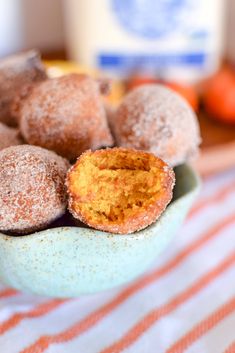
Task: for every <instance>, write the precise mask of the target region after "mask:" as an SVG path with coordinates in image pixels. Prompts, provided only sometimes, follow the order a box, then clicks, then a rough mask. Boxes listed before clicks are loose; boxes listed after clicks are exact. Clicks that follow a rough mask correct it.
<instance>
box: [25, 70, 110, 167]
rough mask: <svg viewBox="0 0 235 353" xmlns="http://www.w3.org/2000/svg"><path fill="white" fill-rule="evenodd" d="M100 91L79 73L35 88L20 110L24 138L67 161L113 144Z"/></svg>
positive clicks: (95, 83)
mask: <svg viewBox="0 0 235 353" xmlns="http://www.w3.org/2000/svg"><path fill="white" fill-rule="evenodd" d="M100 90H102V87H100V84H99V83H98V82H97V81H95V80H93V79H92V78H90V77H88V76H85V75H79V74H69V75H66V76H63V77H59V78H54V79H50V80H47V81H45V82H42V83H40V84H38V85H36V86H35V87H33V89H32V90H31V93H30V94H29V96H28V98H26V99H25V100H23V102H22V106H21V109H20V115H21V118H20V128H21V133H22V135H23V137H24V138H25V140H26V141H27V142H28V143H29V144H32V145H38V146H41V147H45V148H48V149H50V150H53V151H55V152H57V153H58V154H59V155H61V156H63V157H66V158H68V159H69V160H73V159H75V158H77V157H78V156H79V155H80V154H81V153H82V152H84V151H85V150H86V149H89V148H90V149H97V148H99V147H101V146H110V145H112V144H113V139H112V136H111V133H110V131H109V128H108V124H107V120H106V115H105V110H104V106H103V101H102V98H101V93H100Z"/></svg>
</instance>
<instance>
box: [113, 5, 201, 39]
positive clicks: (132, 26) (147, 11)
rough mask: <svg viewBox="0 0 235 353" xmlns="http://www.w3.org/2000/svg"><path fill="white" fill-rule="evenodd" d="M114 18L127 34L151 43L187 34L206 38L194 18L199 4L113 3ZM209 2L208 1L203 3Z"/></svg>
mask: <svg viewBox="0 0 235 353" xmlns="http://www.w3.org/2000/svg"><path fill="white" fill-rule="evenodd" d="M111 1H112V10H113V14H114V16H116V18H117V19H118V21H119V24H120V25H121V26H122V27H123V28H124V29H125V30H126V31H129V32H131V33H132V34H135V35H137V36H141V37H144V38H148V39H150V40H151V39H159V38H163V37H166V36H169V35H171V34H172V33H174V32H175V31H177V32H178V33H180V32H181V33H183V32H185V31H186V32H187V33H188V35H191V36H194V37H195V36H202V35H204V36H205V35H206V31H205V28H198V24H197V20H196V19H195V18H194V19H193V18H192V15H193V13H194V10H195V9H196V8H197V5H198V1H197V0H111ZM204 1H207V0H204Z"/></svg>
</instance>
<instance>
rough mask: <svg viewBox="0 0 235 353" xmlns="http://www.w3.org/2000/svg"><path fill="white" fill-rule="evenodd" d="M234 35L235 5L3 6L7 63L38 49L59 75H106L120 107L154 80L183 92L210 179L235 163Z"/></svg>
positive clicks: (43, 1)
mask: <svg viewBox="0 0 235 353" xmlns="http://www.w3.org/2000/svg"><path fill="white" fill-rule="evenodd" d="M234 31H235V1H234V0H206V1H205V0H125V1H120V0H99V1H92V0H64V1H62V0H50V1H48V0H40V1H37V0H7V1H5V0H0V57H4V56H7V55H10V54H12V53H15V52H19V51H22V50H26V49H30V48H38V49H40V51H41V53H42V56H43V59H46V60H47V61H46V64H47V65H48V67H50V69H51V70H52V71H51V72H53V73H54V74H59V73H60V70H61V73H62V72H67V71H70V70H72V71H73V70H76V69H77V68H79V70H84V71H88V72H89V71H91V72H94V70H95V72H101V73H102V74H103V75H107V76H108V77H111V78H113V82H114V84H113V91H112V93H111V97H110V101H111V102H112V103H114V104H117V103H118V101H119V100H120V98H121V96H122V95H123V94H124V93H125V92H126V91H128V90H129V89H131V88H133V87H136V86H138V85H140V84H143V83H148V82H163V83H165V84H166V85H168V86H170V87H171V88H173V89H175V90H176V91H178V92H179V93H180V94H182V95H183V96H184V97H185V98H186V99H187V100H188V101H189V103H190V104H191V105H192V107H193V109H194V110H195V111H196V112H197V113H198V116H199V121H200V124H201V129H202V136H203V144H202V151H203V153H202V158H201V159H200V161H199V162H198V163H199V166H198V167H199V169H200V170H201V172H202V174H204V175H208V174H211V173H215V172H218V171H220V170H225V169H227V168H230V167H231V166H234V165H235V41H234V37H233V36H234ZM48 60H50V61H48ZM52 60H53V61H52ZM64 60H70V61H69V62H68V61H64ZM71 60H73V62H74V61H75V62H76V63H77V64H74V63H72V62H71ZM77 65H79V66H77ZM53 70H54V71H53Z"/></svg>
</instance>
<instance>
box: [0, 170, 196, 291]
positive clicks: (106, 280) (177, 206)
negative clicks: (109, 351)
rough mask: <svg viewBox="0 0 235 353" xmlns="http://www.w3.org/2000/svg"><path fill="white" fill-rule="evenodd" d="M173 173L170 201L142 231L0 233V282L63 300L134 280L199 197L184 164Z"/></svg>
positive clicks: (193, 178)
mask: <svg viewBox="0 0 235 353" xmlns="http://www.w3.org/2000/svg"><path fill="white" fill-rule="evenodd" d="M175 173H176V186H175V189H174V197H173V201H172V202H171V203H170V205H169V206H168V207H167V209H166V210H165V212H164V213H163V214H162V216H161V217H160V218H159V219H158V221H156V222H155V223H154V224H152V225H151V226H149V227H148V228H146V229H144V230H142V231H139V232H136V233H133V234H128V235H119V234H111V233H106V232H101V231H97V230H94V229H90V228H85V227H67V226H66V227H57V228H51V229H47V230H43V231H40V232H36V233H33V234H30V235H24V236H15V237H14V236H10V235H5V234H2V233H0V280H1V281H2V282H4V283H5V284H7V285H8V286H11V287H13V288H16V289H19V290H22V291H25V292H30V293H35V294H40V295H46V296H53V297H59V298H64V297H76V296H79V295H82V294H88V293H95V292H98V291H102V290H106V289H109V288H112V287H116V286H118V285H121V284H123V283H126V282H128V281H130V280H132V279H134V278H136V277H137V276H139V275H140V274H142V273H143V272H144V271H145V270H146V269H147V268H148V267H149V266H150V265H151V263H152V262H153V261H154V260H155V259H156V257H157V256H158V255H159V254H160V253H161V252H162V251H163V249H165V248H166V247H167V245H168V243H169V242H170V240H171V239H172V237H173V236H174V234H175V233H176V231H177V230H178V229H179V227H180V225H181V223H182V222H183V220H184V219H185V217H186V214H187V213H188V211H189V209H190V207H191V206H192V204H193V202H194V200H195V198H196V196H197V194H198V191H199V186H200V181H199V178H198V176H197V175H196V173H195V172H194V171H193V169H192V168H191V167H190V166H189V165H187V164H184V165H181V166H179V167H177V168H175Z"/></svg>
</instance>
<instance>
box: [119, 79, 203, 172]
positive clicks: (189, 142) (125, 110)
mask: <svg viewBox="0 0 235 353" xmlns="http://www.w3.org/2000/svg"><path fill="white" fill-rule="evenodd" d="M112 128H113V130H114V135H115V138H116V141H117V144H118V145H119V146H123V147H129V148H136V149H141V150H145V151H149V152H152V153H154V154H155V155H157V156H159V157H160V158H162V159H163V160H164V161H165V162H167V163H168V164H169V165H171V166H176V165H179V164H181V163H184V162H185V161H187V160H190V159H191V158H193V157H194V156H195V155H196V154H197V153H198V146H199V144H200V142H201V138H200V132H199V125H198V121H197V117H196V115H195V113H194V112H193V110H192V109H191V107H190V106H189V104H188V103H187V102H186V101H185V100H184V99H183V98H182V97H181V96H179V95H178V94H177V93H175V92H173V91H172V90H171V89H169V88H167V87H165V86H163V85H158V84H148V85H143V86H140V87H138V88H136V89H134V90H133V91H131V92H130V93H129V94H127V96H126V97H124V99H123V101H122V102H121V104H120V106H119V108H118V110H117V112H116V114H115V117H114V118H113V119H112Z"/></svg>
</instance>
